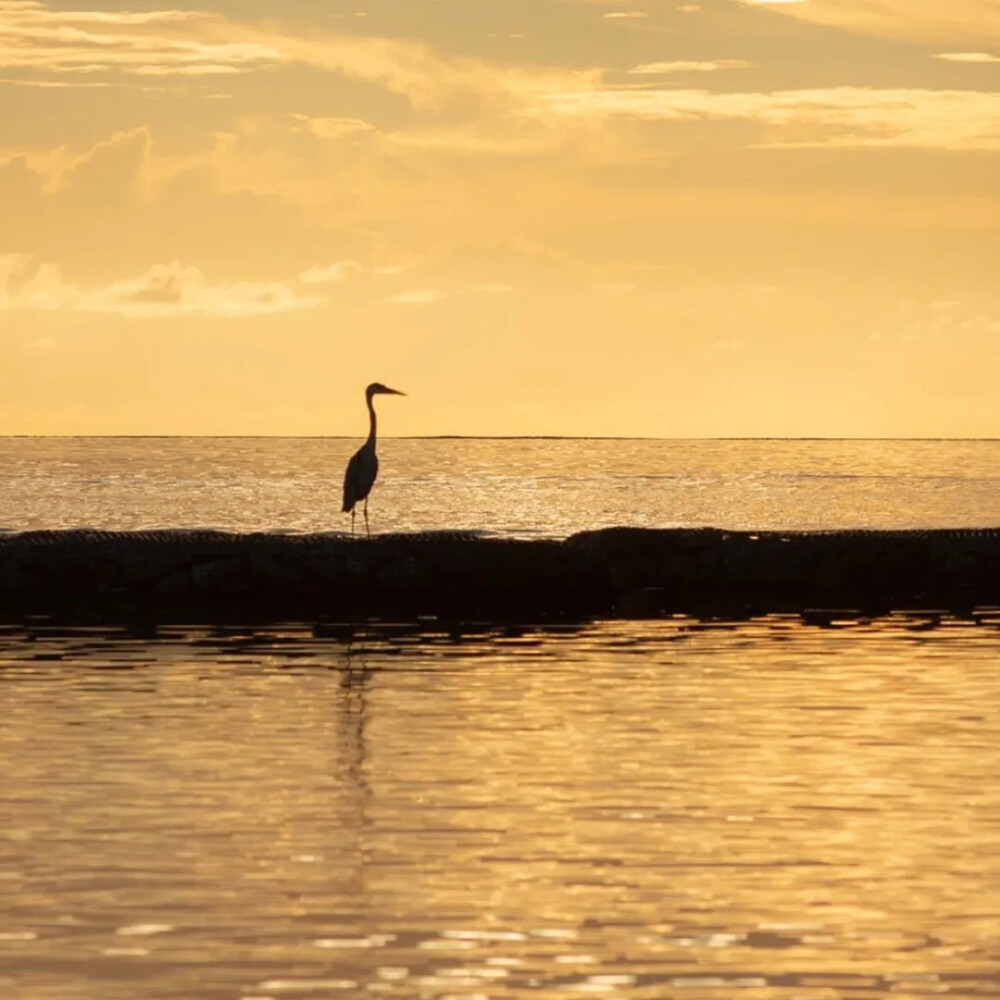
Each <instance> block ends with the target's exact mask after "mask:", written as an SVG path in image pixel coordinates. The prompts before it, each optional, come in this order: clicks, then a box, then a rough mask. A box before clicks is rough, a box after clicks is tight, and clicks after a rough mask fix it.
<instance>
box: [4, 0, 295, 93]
mask: <svg viewBox="0 0 1000 1000" xmlns="http://www.w3.org/2000/svg"><path fill="white" fill-rule="evenodd" d="M215 20H216V19H215V18H213V17H212V15H208V14H203V13H200V12H197V11H179V10H161V11H149V12H145V13H134V12H129V11H118V12H113V11H95V10H75V11H74V10H70V11H61V10H55V9H53V8H51V7H50V6H49V5H48V4H45V3H41V2H38V0H0V70H5V71H8V72H9V71H12V70H13V71H20V72H28V73H34V74H46V75H50V76H57V77H59V76H67V75H70V76H74V75H79V76H86V77H93V76H96V75H100V74H108V73H124V74H131V75H138V76H168V75H181V76H198V75H211V76H218V75H225V74H233V73H240V72H245V71H247V70H250V69H257V68H261V67H263V66H268V65H271V66H273V65H275V64H278V63H281V62H283V61H284V60H285V57H284V56H283V55H282V54H281V53H280V52H278V51H277V50H276V49H274V48H272V47H270V46H267V45H263V44H260V43H256V42H228V41H223V42H218V41H211V40H209V39H206V38H199V37H196V36H197V33H198V32H203V31H204V30H206V29H207V28H209V27H210V26H211V25H212V24H213V22H214V21H215Z"/></svg>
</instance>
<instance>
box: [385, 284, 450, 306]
mask: <svg viewBox="0 0 1000 1000" xmlns="http://www.w3.org/2000/svg"><path fill="white" fill-rule="evenodd" d="M447 297H448V296H447V295H446V294H445V293H444V292H442V291H440V290H439V289H437V288H411V289H410V290H409V291H406V292H400V293H399V294H398V295H392V296H390V297H389V298H388V300H387V301H388V302H398V303H400V304H402V305H408V306H427V305H430V304H431V303H432V302H440V301H441V300H442V299H446V298H447Z"/></svg>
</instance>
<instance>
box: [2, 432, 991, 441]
mask: <svg viewBox="0 0 1000 1000" xmlns="http://www.w3.org/2000/svg"><path fill="white" fill-rule="evenodd" d="M361 437H363V435H361V434H0V440H23V439H31V440H35V439H49V440H52V439H55V440H59V439H64V440H88V439H100V440H118V439H129V440H175V439H189V440H204V441H211V440H247V441H254V440H257V441H266V440H275V441H282V440H285V441H289V440H290V441H308V440H314V441H353V440H357V439H360V438H361ZM379 440H380V441H1000V436H985V437H978V436H974V437H956V436H939V437H929V436H926V435H914V436H891V437H887V436H884V435H846V436H837V435H819V434H804V435H775V434H760V435H758V434H747V435H738V434H726V435H708V436H701V435H677V436H662V437H660V436H654V435H638V434H385V435H380V437H379Z"/></svg>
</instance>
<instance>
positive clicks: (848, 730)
mask: <svg viewBox="0 0 1000 1000" xmlns="http://www.w3.org/2000/svg"><path fill="white" fill-rule="evenodd" d="M356 445H357V442H356V441H343V440H326V441H324V440H295V441H292V440H170V439H145V440H143V439H131V440H87V439H73V440H54V439H34V440H32V439H0V525H3V526H4V527H6V528H8V529H16V528H27V527H69V526H79V525H94V526H102V527H109V528H135V527H153V526H157V527H158V526H181V525H208V526H214V527H222V528H234V529H236V528H238V529H250V528H252V529H282V530H311V529H330V528H333V529H338V528H340V529H342V528H343V527H344V526H345V521H344V518H343V517H342V516H341V515H340V514H339V513H338V510H337V509H338V507H339V503H338V502H337V501H338V500H339V480H340V475H341V469H342V467H343V464H344V462H345V460H346V458H347V456H348V455H349V454H350V452H351V451H352V450H353V448H354V447H356ZM380 453H381V458H382V466H383V468H382V472H383V477H382V479H381V480H380V482H379V484H378V486H377V487H376V490H375V493H374V494H373V501H372V515H373V527H374V528H375V529H376V530H397V529H405V530H414V529H426V528H459V527H461V528H474V529H478V530H485V531H493V532H497V533H502V534H517V535H532V534H542V535H556V536H558V535H564V534H568V533H569V532H571V531H574V530H577V529H581V528H590V527H595V526H599V525H604V524H652V525H670V524H720V525H731V526H741V527H767V526H772V527H779V526H780V527H806V526H825V527H840V526H859V525H866V526H872V525H883V526H896V525H899V526H901V525H907V526H910V525H921V526H933V525H1000V489H998V486H1000V483H998V482H997V473H998V470H1000V443H996V442H902V443H890V442H655V441H500V442H497V441H403V440H397V441H392V440H389V441H386V442H384V444H383V445H382V446H381V448H380ZM932 626H933V627H932ZM349 632H350V630H347V631H346V632H344V631H342V632H338V633H337V634H338V636H339V638H338V639H334V638H317V637H315V636H314V634H313V630H312V629H311V627H310V626H309V625H308V624H306V625H302V624H298V625H297V624H290V625H288V626H285V627H272V628H270V629H262V630H259V631H257V632H255V633H246V632H242V633H241V632H225V631H206V630H204V629H199V628H190V629H173V630H166V631H163V632H161V633H160V634H157V635H143V636H137V635H129V634H127V633H123V632H116V631H113V630H110V631H109V630H75V631H58V630H53V629H47V628H45V627H42V626H41V625H40V624H38V623H34V624H32V625H29V626H26V627H23V628H8V629H0V775H2V780H0V997H2V998H3V1000H160V998H163V1000H167V998H171V1000H265V998H269V1000H319V998H328V997H335V998H348V1000H353V998H364V997H380V996H381V997H387V998H390V1000H424V998H428V1000H448V998H453V1000H512V998H527V997H540V998H560V1000H563V998H571V997H575V996H594V997H600V998H609V1000H662V998H670V1000H673V998H691V1000H723V998H732V997H746V998H748V1000H770V998H775V1000H778V998H780V1000H840V998H845V1000H852V998H856V1000H863V998H874V997H879V998H883V997H901V998H917V997H925V996H928V995H932V994H942V995H947V996H956V997H979V996H1000V782H998V781H997V775H998V774H1000V655H998V654H1000V612H996V613H986V612H984V613H983V614H981V615H979V616H978V617H977V619H976V620H973V621H955V620H950V619H945V620H943V621H934V620H931V619H921V618H918V617H903V616H898V617H893V618H887V619H883V620H879V621H875V622H871V623H867V624H861V623H853V624H845V625H843V626H841V627H834V628H823V629H821V628H816V627H813V626H810V625H808V624H805V623H803V622H801V621H799V620H798V619H787V618H768V619H764V620H760V621H754V622H746V623H741V624H730V625H726V624H723V623H700V622H696V621H692V620H686V619H673V620H667V621H661V622H641V623H637V622H616V623H612V622H595V623H589V624H584V625H580V626H577V627H573V626H564V627H560V628H547V629H537V628H524V629H512V628H508V629H506V630H491V629H489V628H487V627H479V628H472V627H469V626H464V627H462V628H457V627H456V626H454V625H445V624H442V623H437V622H434V621H430V620H428V621H424V622H422V623H420V628H419V629H416V628H413V627H403V626H392V625H378V626H376V625H373V624H368V625H357V626H355V628H354V631H353V637H352V638H351V640H350V641H349V642H348V641H347V638H346V636H347V634H348V633H349Z"/></svg>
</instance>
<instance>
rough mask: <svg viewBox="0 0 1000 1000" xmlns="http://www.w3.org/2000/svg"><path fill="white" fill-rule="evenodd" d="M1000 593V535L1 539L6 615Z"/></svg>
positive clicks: (251, 613)
mask: <svg viewBox="0 0 1000 1000" xmlns="http://www.w3.org/2000/svg"><path fill="white" fill-rule="evenodd" d="M998 605H1000V531H995V530H981V531H973V530H967V531H960V530H956V531H894V532H892V531H857V532H792V533H788V532H781V533H779V532H753V533H750V532H735V531H721V530H716V529H698V530H687V529H665V530H644V529H633V528H612V529H607V530H602V531H593V532H585V533H582V534H578V535H574V536H571V537H570V538H567V539H564V540H521V539H497V538H490V537H483V536H479V535H473V534H462V533H448V532H443V533H429V534H413V535H380V536H377V537H374V538H372V539H370V540H369V539H351V538H349V537H345V536H344V535H341V534H321V535H280V534H248V535H239V534H229V533H225V532H215V531H160V532H100V531H41V532H22V533H17V534H9V535H6V536H2V537H0V620H2V621H5V622H15V621H19V620H22V619H23V618H25V617H26V616H31V615H45V616H51V617H52V618H54V619H56V620H64V621H70V622H84V621H86V622H93V621H99V622H116V621H132V620H136V619H141V620H149V621H155V622H161V621H162V622H171V621H173V622H202V621H204V622H210V621H255V620H256V621H265V620H266V621H273V620H299V621H303V620H306V621H307V620H320V619H323V618H332V619H341V620H343V619H349V618H352V617H358V616H365V617H381V618H391V617H404V616H405V617H413V616H418V615H423V614H427V615H437V616H441V617H451V616H455V617H474V618H479V619H485V620H488V619H491V618H497V619H500V618H509V617H519V618H522V619H534V620H543V619H545V618H548V617H554V616H587V617H589V616H602V615H604V616H617V617H646V616H656V615H661V614H670V613H688V614H696V615H701V616H735V617H740V616H746V615H750V614H763V613H767V612H779V611H785V612H802V611H810V610H811V611H815V612H819V613H822V612H823V611H824V610H826V611H834V610H847V611H854V612H857V613H861V614H879V613H883V612H887V611H893V610H915V609H928V610H931V609H934V610H947V611H957V612H963V611H968V610H971V609H972V608H975V607H983V606H998Z"/></svg>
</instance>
